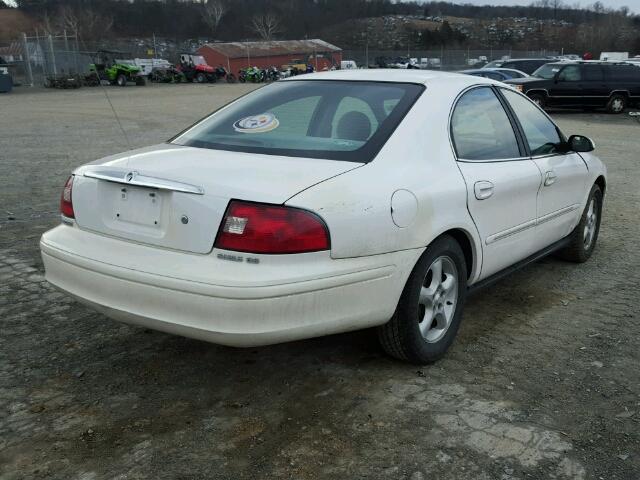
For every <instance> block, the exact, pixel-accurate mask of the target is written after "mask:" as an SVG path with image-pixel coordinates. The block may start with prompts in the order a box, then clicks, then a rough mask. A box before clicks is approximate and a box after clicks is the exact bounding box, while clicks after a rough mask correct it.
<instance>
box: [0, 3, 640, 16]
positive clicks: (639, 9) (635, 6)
mask: <svg viewBox="0 0 640 480" xmlns="http://www.w3.org/2000/svg"><path fill="white" fill-rule="evenodd" d="M0 1H4V3H6V4H8V5H11V6H15V1H14V0H0ZM593 1H595V0H593ZM593 1H591V0H587V1H584V0H582V1H580V4H581V5H589V4H591V3H593ZM601 1H602V3H603V4H604V6H605V7H607V8H620V7H624V6H626V7H629V9H630V10H631V11H632V12H634V13H640V0H601ZM452 3H470V4H472V5H487V4H488V5H530V4H531V0H454V1H453V2H452ZM564 3H568V4H570V5H573V4H575V3H576V0H567V1H565V2H564Z"/></svg>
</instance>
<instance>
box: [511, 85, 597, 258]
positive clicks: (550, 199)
mask: <svg viewBox="0 0 640 480" xmlns="http://www.w3.org/2000/svg"><path fill="white" fill-rule="evenodd" d="M500 90H501V93H502V95H503V96H504V97H505V98H506V100H507V102H508V103H509V105H510V106H511V108H512V109H513V112H514V114H515V116H516V118H517V119H518V122H519V124H520V125H521V128H522V131H523V134H524V137H525V140H526V142H527V146H528V149H529V151H530V154H531V158H532V160H533V162H534V163H535V164H536V166H537V167H538V169H539V170H540V173H541V175H542V182H541V184H540V189H539V192H538V198H537V212H538V213H537V220H536V230H535V242H534V245H535V249H536V250H541V249H543V248H545V247H547V246H549V245H551V244H552V243H554V242H556V241H558V240H560V239H562V238H564V237H566V236H567V235H568V234H569V233H571V230H572V229H573V227H574V226H575V224H576V221H577V218H578V217H579V215H580V213H581V210H582V209H581V204H582V201H583V198H584V196H585V193H586V192H585V189H586V182H587V174H588V170H587V166H586V164H585V162H584V160H582V157H580V155H578V154H577V153H575V152H562V151H561V148H560V145H561V143H562V142H563V138H562V136H561V134H560V131H559V130H558V128H557V127H556V126H555V124H554V123H553V122H552V121H551V120H550V119H549V117H547V115H546V114H545V113H544V112H543V111H542V110H540V109H539V108H538V107H537V106H536V105H535V104H534V103H533V102H531V101H530V100H529V99H528V98H526V97H525V96H524V95H521V94H519V93H517V92H515V91H513V90H511V89H506V88H502V89H500Z"/></svg>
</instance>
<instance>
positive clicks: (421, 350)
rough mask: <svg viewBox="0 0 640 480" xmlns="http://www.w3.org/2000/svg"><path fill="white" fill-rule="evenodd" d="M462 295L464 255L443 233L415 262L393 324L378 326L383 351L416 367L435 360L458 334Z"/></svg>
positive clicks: (464, 270)
mask: <svg viewBox="0 0 640 480" xmlns="http://www.w3.org/2000/svg"><path fill="white" fill-rule="evenodd" d="M438 265H439V266H438ZM438 272H439V273H438ZM466 292H467V268H466V262H465V258H464V253H463V252H462V249H461V248H460V245H459V244H458V242H456V240H455V239H453V238H452V237H450V236H448V235H443V236H442V237H439V238H438V239H436V240H435V241H434V242H433V243H432V244H431V245H429V247H427V249H426V250H425V252H424V253H423V254H422V256H421V257H420V259H419V260H418V262H417V263H416V266H415V267H414V268H413V271H412V272H411V275H410V276H409V279H408V280H407V283H406V285H405V287H404V290H403V292H402V295H401V296H400V301H399V302H398V306H397V307H396V311H395V313H394V314H393V317H391V320H389V322H387V323H386V324H384V325H382V326H380V327H378V339H379V340H380V344H381V345H382V348H383V349H384V350H385V351H386V352H387V353H388V354H389V355H391V356H392V357H395V358H397V359H400V360H405V361H408V362H411V363H414V364H418V365H424V364H428V363H432V362H435V361H436V360H438V359H439V358H441V357H442V356H443V355H444V354H445V353H446V351H447V349H448V348H449V346H450V345H451V343H452V342H453V339H454V338H455V336H456V333H457V332H458V328H459V326H460V321H461V319H462V310H463V308H464V302H465V298H466Z"/></svg>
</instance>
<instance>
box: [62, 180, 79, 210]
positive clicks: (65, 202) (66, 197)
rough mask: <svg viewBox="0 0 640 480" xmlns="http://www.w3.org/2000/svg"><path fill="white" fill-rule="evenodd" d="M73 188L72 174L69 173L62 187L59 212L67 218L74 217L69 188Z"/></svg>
mask: <svg viewBox="0 0 640 480" xmlns="http://www.w3.org/2000/svg"><path fill="white" fill-rule="evenodd" d="M72 189H73V175H71V176H70V177H69V178H68V179H67V182H66V183H65V184H64V188H63V189H62V196H61V197H60V213H61V214H62V215H63V216H65V217H67V218H76V217H75V214H74V213H73V200H72V198H71V190H72Z"/></svg>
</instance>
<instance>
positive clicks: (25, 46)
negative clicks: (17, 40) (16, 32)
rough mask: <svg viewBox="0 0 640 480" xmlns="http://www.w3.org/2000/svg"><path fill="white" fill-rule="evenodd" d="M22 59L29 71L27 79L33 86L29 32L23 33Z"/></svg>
mask: <svg viewBox="0 0 640 480" xmlns="http://www.w3.org/2000/svg"><path fill="white" fill-rule="evenodd" d="M22 61H23V63H24V67H25V70H26V72H27V81H28V83H29V86H30V87H33V72H32V71H31V58H30V57H29V44H28V43H27V34H26V33H23V34H22Z"/></svg>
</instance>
